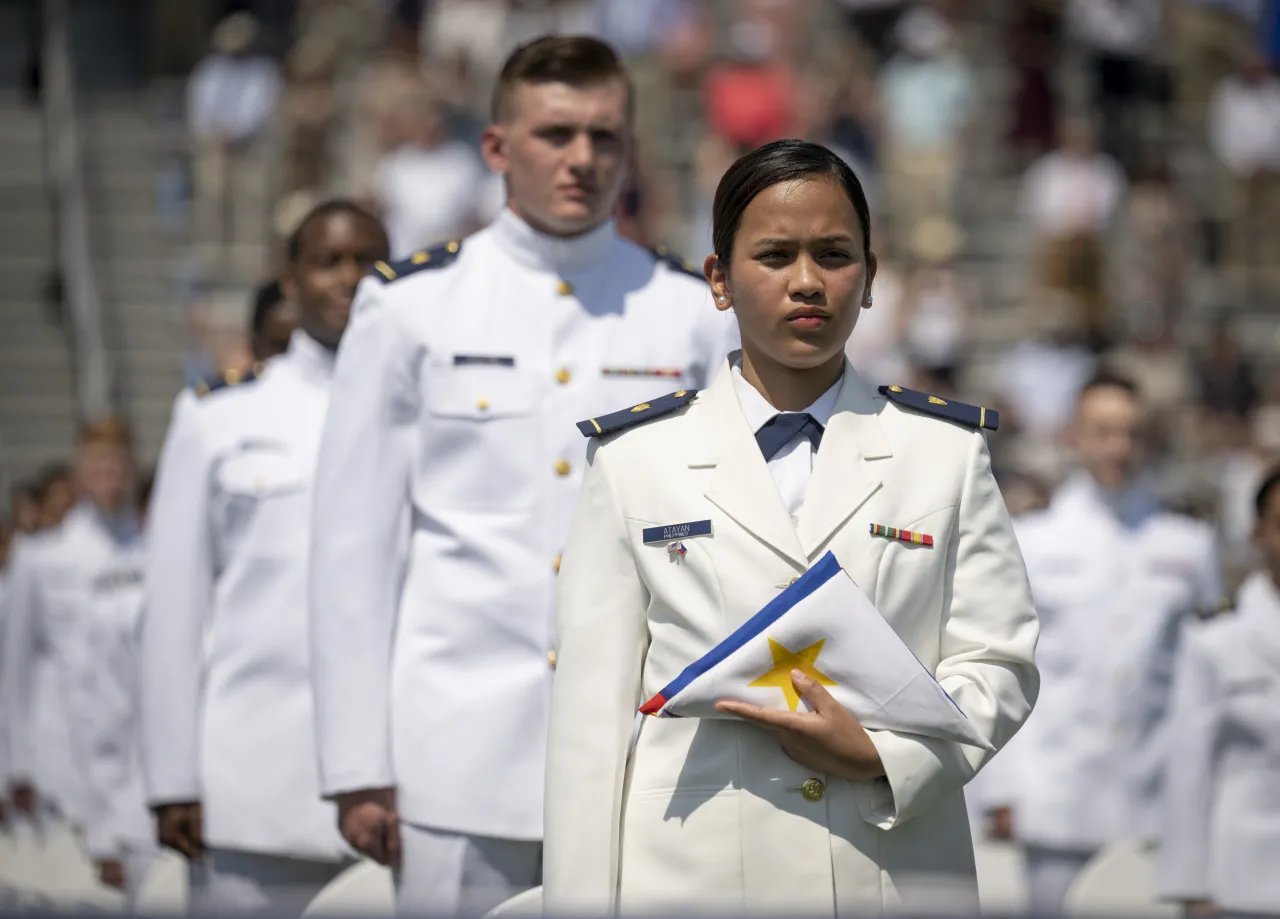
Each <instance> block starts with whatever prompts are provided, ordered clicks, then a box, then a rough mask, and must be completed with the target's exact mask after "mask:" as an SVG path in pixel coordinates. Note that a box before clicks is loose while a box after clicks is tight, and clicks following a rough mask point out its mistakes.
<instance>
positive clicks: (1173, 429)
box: [1103, 314, 1196, 460]
mask: <svg viewBox="0 0 1280 919" xmlns="http://www.w3.org/2000/svg"><path fill="white" fill-rule="evenodd" d="M1103 361H1104V363H1105V364H1106V365H1107V367H1109V368H1110V369H1112V370H1113V371H1115V372H1116V373H1118V374H1119V375H1120V376H1123V377H1125V378H1127V379H1129V380H1132V381H1133V382H1134V383H1136V384H1137V386H1138V389H1140V390H1141V391H1142V392H1143V393H1144V394H1145V397H1146V398H1145V401H1146V403H1147V413H1148V421H1149V427H1150V428H1151V430H1150V432H1149V434H1148V439H1149V441H1150V445H1151V447H1152V448H1153V449H1154V450H1155V452H1156V458H1157V460H1160V459H1165V458H1169V457H1168V456H1166V455H1167V454H1172V451H1173V450H1174V449H1175V448H1176V446H1177V442H1178V440H1179V438H1180V437H1181V436H1182V435H1183V433H1184V432H1185V430H1186V428H1187V427H1188V426H1189V425H1191V424H1193V423H1194V422H1193V418H1192V416H1191V414H1190V413H1189V412H1188V411H1187V409H1188V408H1189V407H1190V406H1191V405H1193V400H1194V397H1195V390H1196V379H1195V371H1194V368H1193V367H1192V364H1191V357H1190V355H1189V354H1188V352H1187V350H1186V348H1184V347H1182V343H1181V342H1180V341H1178V339H1177V336H1176V335H1175V329H1173V328H1172V327H1171V326H1170V325H1168V324H1167V323H1165V322H1163V321H1162V320H1161V319H1160V317H1158V316H1156V315H1154V314H1150V315H1149V316H1148V318H1147V321H1146V322H1139V323H1138V324H1136V325H1135V326H1133V327H1132V328H1130V329H1129V330H1128V335H1127V337H1126V339H1125V341H1124V342H1123V344H1121V345H1120V346H1119V347H1118V348H1116V349H1115V350H1114V351H1112V352H1111V353H1110V354H1108V355H1106V356H1105V357H1104V359H1103Z"/></svg>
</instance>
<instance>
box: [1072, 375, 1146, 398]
mask: <svg viewBox="0 0 1280 919" xmlns="http://www.w3.org/2000/svg"><path fill="white" fill-rule="evenodd" d="M1096 389H1118V390H1120V391H1121V392H1124V393H1127V394H1128V395H1129V396H1131V397H1132V398H1134V399H1137V400H1139V401H1141V399H1142V390H1140V389H1139V388H1138V384H1137V383H1135V382H1133V380H1131V379H1129V378H1128V377H1127V376H1125V375H1124V374H1122V373H1116V372H1115V371H1113V370H1099V371H1098V372H1097V373H1095V374H1094V375H1093V376H1092V377H1090V378H1089V381H1088V382H1087V383H1085V384H1084V385H1083V386H1081V387H1080V392H1079V394H1078V395H1077V396H1076V403H1077V404H1079V403H1081V402H1083V401H1084V397H1085V396H1087V395H1089V393H1091V392H1093V391H1094V390H1096Z"/></svg>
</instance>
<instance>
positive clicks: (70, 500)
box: [36, 463, 76, 530]
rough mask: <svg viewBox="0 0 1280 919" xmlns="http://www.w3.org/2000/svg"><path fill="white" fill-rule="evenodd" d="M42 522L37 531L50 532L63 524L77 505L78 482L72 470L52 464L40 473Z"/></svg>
mask: <svg viewBox="0 0 1280 919" xmlns="http://www.w3.org/2000/svg"><path fill="white" fill-rule="evenodd" d="M38 494H39V498H40V522H39V525H38V526H37V527H36V529H37V530H49V529H52V528H53V527H56V526H57V525H58V524H60V523H62V521H63V519H64V518H65V517H66V516H67V514H69V513H70V512H71V508H73V507H75V504H76V481H75V474H74V472H73V470H72V468H71V467H70V466H68V465H66V464H64V463H51V464H50V465H48V466H46V467H45V468H44V469H43V470H42V471H41V473H40V485H39V491H38Z"/></svg>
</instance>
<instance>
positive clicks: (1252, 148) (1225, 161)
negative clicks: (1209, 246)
mask: <svg viewBox="0 0 1280 919" xmlns="http://www.w3.org/2000/svg"><path fill="white" fill-rule="evenodd" d="M1209 146H1210V147H1211V149H1212V150H1213V152H1214V153H1215V154H1217V157H1218V160H1219V161H1220V162H1221V163H1222V165H1223V167H1225V170H1226V175H1227V189H1226V192H1227V193H1226V196H1225V199H1226V203H1227V253H1226V254H1227V261H1228V263H1229V265H1230V266H1231V267H1232V268H1233V269H1234V271H1235V275H1236V277H1235V281H1236V282H1237V286H1238V287H1239V288H1240V289H1242V290H1243V291H1247V292H1248V293H1250V294H1256V293H1258V292H1259V290H1260V289H1261V288H1262V287H1263V284H1264V282H1267V281H1269V278H1266V277H1265V276H1264V275H1265V274H1266V273H1267V271H1268V269H1269V262H1270V261H1271V259H1272V257H1273V256H1274V254H1275V246H1274V238H1275V232H1274V231H1275V220H1276V215H1277V213H1280V78H1277V77H1276V76H1275V75H1273V74H1271V73H1269V72H1268V71H1267V68H1266V64H1265V62H1264V61H1263V59H1262V56H1261V55H1260V54H1258V53H1256V52H1255V53H1251V54H1249V55H1246V56H1245V57H1244V58H1243V59H1242V63H1241V65H1240V67H1239V68H1238V70H1237V72H1236V73H1235V74H1233V75H1230V76H1227V77H1224V78H1223V80H1222V81H1221V83H1219V84H1218V87H1217V89H1216V90H1215V91H1214V94H1213V99H1212V102H1211V103H1210V108H1209ZM1268 286H1269V285H1268Z"/></svg>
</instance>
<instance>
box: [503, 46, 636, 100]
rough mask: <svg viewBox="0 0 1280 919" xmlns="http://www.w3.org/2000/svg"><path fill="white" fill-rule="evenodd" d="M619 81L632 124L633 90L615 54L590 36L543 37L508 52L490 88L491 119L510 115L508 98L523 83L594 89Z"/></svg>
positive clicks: (628, 77)
mask: <svg viewBox="0 0 1280 919" xmlns="http://www.w3.org/2000/svg"><path fill="white" fill-rule="evenodd" d="M609 80H619V81H621V83H622V84H623V85H624V86H625V87H626V89H627V120H628V121H630V120H631V112H632V108H633V104H634V98H635V89H634V87H633V86H632V85H631V77H630V76H629V75H628V74H627V69H626V67H624V66H623V64H622V60H621V59H620V58H619V57H618V54H617V52H616V51H614V50H613V48H611V47H609V45H607V44H606V43H605V42H602V41H601V40H600V39H598V38H592V37H591V36H589V35H546V36H543V37H542V38H535V39H534V40H533V41H531V42H529V43H528V44H525V45H521V46H520V47H518V48H516V50H515V51H513V52H511V56H510V57H508V58H507V62H506V63H505V64H503V65H502V72H501V73H500V74H498V82H497V84H496V85H495V86H494V88H493V100H492V102H491V104H490V117H492V119H493V120H494V121H495V122H498V121H502V120H503V119H505V118H507V117H509V116H510V115H511V97H512V96H513V95H514V93H515V89H516V87H517V86H519V85H520V84H522V83H529V84H535V85H536V84H539V83H567V84H568V85H569V86H574V87H583V86H595V85H597V84H600V83H605V82H608V81H609Z"/></svg>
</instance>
